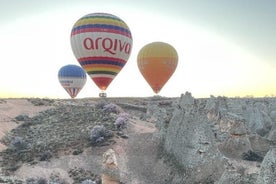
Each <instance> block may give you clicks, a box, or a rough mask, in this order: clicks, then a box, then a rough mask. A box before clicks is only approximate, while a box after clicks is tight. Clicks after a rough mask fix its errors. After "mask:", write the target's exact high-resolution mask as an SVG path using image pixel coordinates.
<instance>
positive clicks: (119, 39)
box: [71, 13, 132, 90]
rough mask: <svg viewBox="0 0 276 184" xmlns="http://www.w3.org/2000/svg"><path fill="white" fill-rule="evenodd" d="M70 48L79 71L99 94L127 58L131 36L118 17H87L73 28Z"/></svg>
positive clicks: (92, 15) (109, 15) (104, 14)
mask: <svg viewBox="0 0 276 184" xmlns="http://www.w3.org/2000/svg"><path fill="white" fill-rule="evenodd" d="M71 47H72V50H73V53H74V55H75V57H76V58H77V60H78V61H79V63H80V65H81V66H82V68H83V69H84V70H85V71H86V72H87V73H88V75H89V76H90V77H91V79H92V80H93V81H94V82H95V83H96V85H97V86H98V87H99V88H100V89H101V90H106V89H107V87H108V86H109V84H110V83H111V82H112V80H113V79H114V78H115V77H116V75H117V74H118V73H119V72H120V71H121V69H122V68H123V67H124V65H125V64H126V62H127V60H128V58H129V56H130V53H131V49H132V36H131V32H130V30H129V28H128V26H127V24H126V23H125V22H124V21H123V20H121V19H120V18H119V17H117V16H115V15H112V14H107V13H91V14H88V15H85V16H83V17H82V18H80V19H79V20H78V21H77V22H76V23H75V25H74V26H73V29H72V31H71Z"/></svg>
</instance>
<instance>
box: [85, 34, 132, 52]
mask: <svg viewBox="0 0 276 184" xmlns="http://www.w3.org/2000/svg"><path fill="white" fill-rule="evenodd" d="M83 46H84V48H85V49H87V50H98V49H99V48H103V50H104V51H105V52H108V53H110V54H112V55H115V54H116V53H117V52H118V51H119V52H124V53H126V54H130V51H131V44H130V43H128V42H126V41H122V40H119V39H116V38H115V39H114V38H113V39H112V38H108V37H106V38H103V37H98V38H96V39H92V38H85V39H84V40H83Z"/></svg>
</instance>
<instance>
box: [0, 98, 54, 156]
mask: <svg viewBox="0 0 276 184" xmlns="http://www.w3.org/2000/svg"><path fill="white" fill-rule="evenodd" d="M49 108H51V107H50V106H35V105H34V104H32V103H31V102H29V101H28V100H27V99H1V101H0V139H1V138H2V137H3V136H4V135H5V134H6V133H8V132H9V131H11V130H12V129H14V128H16V127H17V126H18V125H19V122H16V121H14V118H15V117H16V116H18V115H27V116H29V117H33V116H35V115H36V114H38V113H39V112H41V111H43V110H46V109H49ZM5 148H6V146H5V145H3V144H1V143H0V151H2V150H4V149H5Z"/></svg>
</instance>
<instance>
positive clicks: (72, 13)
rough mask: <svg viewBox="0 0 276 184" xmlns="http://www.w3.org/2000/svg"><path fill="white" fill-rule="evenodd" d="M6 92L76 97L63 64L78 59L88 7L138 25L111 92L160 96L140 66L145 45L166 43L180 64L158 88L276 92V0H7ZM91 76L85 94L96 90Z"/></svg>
mask: <svg viewBox="0 0 276 184" xmlns="http://www.w3.org/2000/svg"><path fill="white" fill-rule="evenodd" d="M0 2H1V6H0V49H1V51H0V53H1V55H0V59H1V67H0V97H48V98H69V95H68V94H67V93H66V92H65V90H64V89H63V88H62V87H61V85H60V84H59V81H58V78H57V73H58V70H59V69H60V68H61V67H62V66H64V65H67V64H76V65H79V63H78V61H77V60H76V59H75V57H74V55H73V52H72V50H71V45H70V32H71V29H72V27H73V24H74V23H75V22H76V21H77V20H78V19H79V18H80V17H82V16H84V15H86V14H88V13H94V12H105V13H111V14H114V15H116V16H118V17H120V18H121V19H122V20H124V21H125V22H126V23H127V24H128V26H129V28H130V31H131V32H132V36H133V49H132V53H131V56H130V58H129V60H128V62H127V64H126V65H125V67H124V68H123V69H122V71H121V72H120V73H119V74H118V75H117V77H116V78H115V79H114V80H113V82H112V83H111V84H110V86H109V87H108V89H107V91H106V92H107V95H108V96H110V97H117V96H118V97H124V96H130V97H133V96H137V97H140V96H153V95H154V92H153V91H152V89H151V88H150V87H149V85H148V84H147V83H146V81H145V80H144V78H143V77H142V75H141V74H140V72H139V70H138V67H137V63H136V62H137V61H136V58H137V54H138V52H139V50H140V49H141V48H142V47H143V46H144V45H146V44H148V43H150V42H154V41H163V42H167V43H169V44H171V45H173V46H174V47H175V49H176V50H177V52H178V55H179V63H178V67H177V69H176V71H175V73H174V75H173V76H172V77H171V79H170V80H169V81H168V82H167V84H166V85H165V86H164V87H163V89H162V90H161V92H160V93H159V95H161V96H174V97H175V96H180V94H181V93H185V91H190V92H191V93H192V94H193V95H194V96H195V97H209V96H210V95H215V96H219V95H221V96H246V95H254V96H265V95H276V11H275V9H276V1H275V0H231V1H230V0H181V1H179V0H170V1H169V0H166V1H165V0H155V1H150V0H139V1H130V0H105V1H102V0H78V1H76V0H74V1H73V0H57V1H46V0H28V1H22V0H10V1H6V0H0ZM99 92H100V90H99V89H98V88H97V86H96V85H95V84H94V83H93V81H92V80H91V79H90V78H88V80H87V83H86V85H85V87H84V88H83V89H82V91H81V92H80V93H79V95H78V98H83V97H97V96H98V93H99Z"/></svg>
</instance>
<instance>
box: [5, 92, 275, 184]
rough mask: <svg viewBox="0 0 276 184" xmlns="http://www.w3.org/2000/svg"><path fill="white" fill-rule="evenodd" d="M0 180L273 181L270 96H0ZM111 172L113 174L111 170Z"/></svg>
mask: <svg viewBox="0 0 276 184" xmlns="http://www.w3.org/2000/svg"><path fill="white" fill-rule="evenodd" d="M0 116H1V117H0V118H1V119H0V120H1V122H0V123H1V126H0V129H1V135H2V139H1V142H2V148H1V152H0V158H1V160H0V169H1V170H0V171H1V172H0V183H37V184H38V183H52V184H54V183H82V184H88V183H102V178H103V174H105V175H106V174H109V175H112V172H113V170H111V171H110V172H109V171H106V169H103V155H104V154H105V153H106V151H107V150H109V149H110V148H111V149H112V150H114V153H115V155H116V159H117V160H116V164H115V165H116V170H115V171H116V172H115V174H114V173H113V176H114V177H115V175H116V177H117V178H119V180H120V183H125V184H149V183H151V184H169V183H172V184H185V183H187V184H190V183H191V184H192V183H203V184H205V183H206V184H207V183H215V184H228V183H236V184H242V183H243V184H244V183H245V184H251V183H254V184H263V183H267V184H270V183H276V177H275V176H276V170H275V168H276V161H275V158H276V157H275V156H276V155H275V154H276V150H275V144H276V136H275V135H276V99H275V98H258V99H254V98H226V97H210V98H206V99H195V98H193V97H192V95H191V94H190V93H186V94H185V95H184V94H183V95H182V96H181V97H180V98H165V97H159V96H155V97H151V98H104V99H103V98H87V99H74V100H73V99H70V100H69V99H68V100H61V99H56V100H54V99H2V100H1V101H0ZM116 173H117V174H116Z"/></svg>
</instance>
